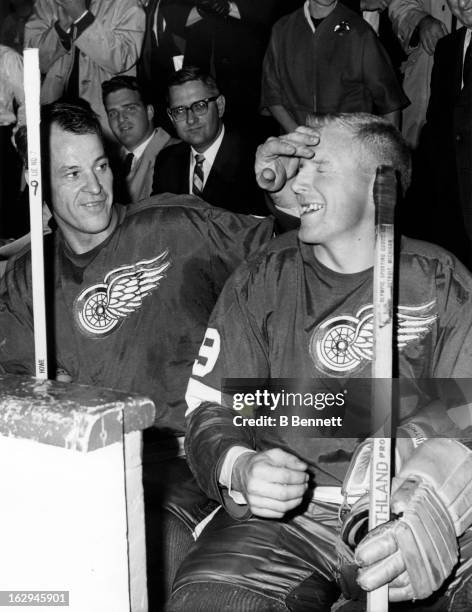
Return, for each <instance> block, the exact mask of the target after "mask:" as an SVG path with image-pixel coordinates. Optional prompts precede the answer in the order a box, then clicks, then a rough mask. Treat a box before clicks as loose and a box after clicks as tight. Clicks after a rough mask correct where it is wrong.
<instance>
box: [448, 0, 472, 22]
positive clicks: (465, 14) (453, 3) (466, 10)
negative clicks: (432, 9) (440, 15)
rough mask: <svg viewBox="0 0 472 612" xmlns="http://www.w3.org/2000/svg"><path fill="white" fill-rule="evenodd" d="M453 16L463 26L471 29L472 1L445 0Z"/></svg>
mask: <svg viewBox="0 0 472 612" xmlns="http://www.w3.org/2000/svg"><path fill="white" fill-rule="evenodd" d="M447 3H448V4H449V8H450V9H451V12H452V14H453V15H455V16H456V17H457V19H458V20H459V21H460V22H461V23H462V24H463V25H465V26H466V27H467V28H472V0H447Z"/></svg>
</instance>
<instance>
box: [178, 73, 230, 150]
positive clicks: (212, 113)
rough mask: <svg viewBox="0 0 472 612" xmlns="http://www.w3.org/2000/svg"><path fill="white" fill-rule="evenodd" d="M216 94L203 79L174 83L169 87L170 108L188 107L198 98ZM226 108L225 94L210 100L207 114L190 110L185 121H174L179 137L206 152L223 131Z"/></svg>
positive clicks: (202, 98) (196, 148)
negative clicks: (199, 113)
mask: <svg viewBox="0 0 472 612" xmlns="http://www.w3.org/2000/svg"><path fill="white" fill-rule="evenodd" d="M214 95H215V92H214V91H213V90H212V89H211V88H210V87H208V86H207V85H205V83H203V82H202V81H188V82H187V83H183V84H182V85H174V86H172V87H170V88H169V108H175V107H177V106H187V107H188V106H191V105H192V104H193V103H194V102H197V101H198V100H204V99H205V98H211V97H213V96H214ZM224 110H225V99H224V97H223V96H218V98H217V99H216V100H215V101H213V102H208V112H207V113H206V114H205V115H200V116H197V115H195V113H193V112H192V111H191V110H188V111H187V115H186V118H185V119H184V120H183V121H173V123H174V127H175V130H176V132H177V135H178V137H179V138H181V139H182V140H183V141H184V142H186V143H188V144H190V145H192V146H193V148H194V149H195V150H196V151H198V152H199V153H204V152H205V151H206V150H207V149H208V147H209V146H211V145H212V144H213V143H214V142H215V140H216V139H217V138H218V135H219V134H220V132H221V129H222V126H223V123H222V117H223V113H224Z"/></svg>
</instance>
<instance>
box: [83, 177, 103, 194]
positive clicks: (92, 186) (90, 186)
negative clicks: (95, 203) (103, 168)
mask: <svg viewBox="0 0 472 612" xmlns="http://www.w3.org/2000/svg"><path fill="white" fill-rule="evenodd" d="M84 189H85V191H87V192H88V193H92V194H94V195H98V194H99V193H100V191H101V190H102V184H101V183H100V181H99V179H98V177H97V175H96V174H95V172H93V171H90V172H89V173H88V175H87V178H86V183H85V186H84Z"/></svg>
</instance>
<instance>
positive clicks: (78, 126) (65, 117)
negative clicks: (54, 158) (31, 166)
mask: <svg viewBox="0 0 472 612" xmlns="http://www.w3.org/2000/svg"><path fill="white" fill-rule="evenodd" d="M53 123H56V124H57V125H58V126H59V127H60V128H61V129H63V130H64V131H66V132H72V133H73V134H96V135H97V136H98V137H99V138H100V140H102V141H103V130H102V127H101V125H100V121H99V119H98V115H96V114H95V113H94V112H93V110H92V108H91V107H90V105H89V104H88V102H86V101H85V100H80V99H79V100H78V101H77V103H75V104H73V103H71V102H62V101H57V102H53V103H52V104H45V105H44V106H42V107H41V128H40V129H41V159H42V161H43V163H44V161H45V160H47V159H48V158H49V146H46V145H47V144H49V136H50V132H51V126H52V125H53ZM15 144H16V148H17V150H18V153H19V155H20V156H21V159H22V160H23V162H24V164H25V166H26V167H27V166H28V138H27V132H26V127H25V126H21V127H20V128H19V130H18V131H17V133H16V134H15Z"/></svg>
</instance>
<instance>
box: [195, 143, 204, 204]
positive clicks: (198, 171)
mask: <svg viewBox="0 0 472 612" xmlns="http://www.w3.org/2000/svg"><path fill="white" fill-rule="evenodd" d="M204 161H205V156H204V155H200V153H197V155H195V168H194V169H193V179H192V187H193V189H192V191H193V193H194V195H196V196H201V195H202V191H203V176H204V175H203V162H204Z"/></svg>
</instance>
